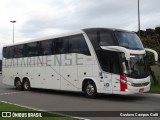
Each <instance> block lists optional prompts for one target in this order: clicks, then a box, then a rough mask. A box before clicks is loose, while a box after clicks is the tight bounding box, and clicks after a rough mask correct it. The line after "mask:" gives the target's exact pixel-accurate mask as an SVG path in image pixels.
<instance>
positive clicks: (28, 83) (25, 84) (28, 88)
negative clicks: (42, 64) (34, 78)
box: [23, 79, 31, 91]
mask: <svg viewBox="0 0 160 120" xmlns="http://www.w3.org/2000/svg"><path fill="white" fill-rule="evenodd" d="M23 89H24V90H25V91H29V90H31V86H30V82H29V80H28V79H26V80H24V81H23Z"/></svg>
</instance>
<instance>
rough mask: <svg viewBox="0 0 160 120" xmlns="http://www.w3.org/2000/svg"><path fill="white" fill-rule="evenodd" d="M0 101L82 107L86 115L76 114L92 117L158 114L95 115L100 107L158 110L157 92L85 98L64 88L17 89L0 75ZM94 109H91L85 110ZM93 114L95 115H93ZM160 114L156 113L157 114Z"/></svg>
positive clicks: (52, 108) (99, 119)
mask: <svg viewBox="0 0 160 120" xmlns="http://www.w3.org/2000/svg"><path fill="white" fill-rule="evenodd" d="M0 101H6V102H10V103H15V104H19V105H23V106H28V107H32V108H36V109H42V110H47V111H56V112H57V111H74V112H75V111H81V112H83V111H85V112H84V113H88V114H89V115H86V116H79V114H78V115H77V116H76V115H74V116H76V117H82V118H88V119H93V120H107V119H109V120H111V119H115V120H138V119H140V120H143V119H144V120H150V119H152V120H159V119H160V117H152V118H149V117H146V118H142V117H138V118H137V117H136V118H135V117H107V116H105V115H104V116H101V115H98V113H101V111H102V112H103V111H153V112H156V111H160V95H150V94H134V95H126V96H122V95H100V96H99V97H98V98H96V99H89V98H86V97H85V96H84V94H82V93H76V92H64V91H55V90H46V89H32V90H31V91H18V90H16V89H15V88H14V87H13V86H7V85H4V84H2V77H1V76H0ZM88 111H94V112H88ZM77 113H78V112H77ZM68 114H69V115H70V113H68ZM96 115H97V117H95V116H96ZM159 116H160V115H159Z"/></svg>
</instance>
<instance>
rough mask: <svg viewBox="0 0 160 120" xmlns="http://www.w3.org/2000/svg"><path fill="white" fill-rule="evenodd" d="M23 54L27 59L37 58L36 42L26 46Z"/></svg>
mask: <svg viewBox="0 0 160 120" xmlns="http://www.w3.org/2000/svg"><path fill="white" fill-rule="evenodd" d="M25 52H26V56H27V57H32V56H38V42H33V43H28V44H26V45H25Z"/></svg>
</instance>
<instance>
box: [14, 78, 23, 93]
mask: <svg viewBox="0 0 160 120" xmlns="http://www.w3.org/2000/svg"><path fill="white" fill-rule="evenodd" d="M15 86H16V89H17V90H22V83H21V81H20V79H19V78H16V80H15Z"/></svg>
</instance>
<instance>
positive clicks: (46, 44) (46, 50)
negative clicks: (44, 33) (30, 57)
mask: <svg viewBox="0 0 160 120" xmlns="http://www.w3.org/2000/svg"><path fill="white" fill-rule="evenodd" d="M53 53H54V42H53V40H45V41H41V42H39V47H38V55H40V56H42V55H52V54H53Z"/></svg>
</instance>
